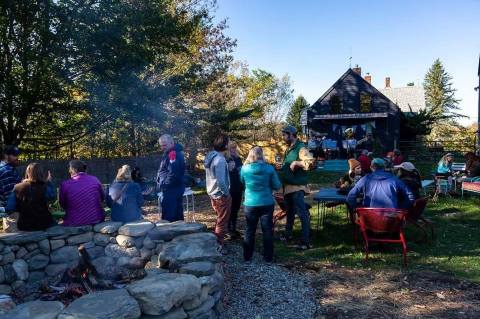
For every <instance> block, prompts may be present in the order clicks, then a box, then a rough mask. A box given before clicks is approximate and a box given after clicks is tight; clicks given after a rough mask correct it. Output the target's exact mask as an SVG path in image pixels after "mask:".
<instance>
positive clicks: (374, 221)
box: [355, 208, 407, 266]
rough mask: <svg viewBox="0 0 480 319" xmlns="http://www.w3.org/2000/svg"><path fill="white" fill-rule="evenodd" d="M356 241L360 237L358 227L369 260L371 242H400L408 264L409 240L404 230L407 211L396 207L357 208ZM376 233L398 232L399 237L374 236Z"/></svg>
mask: <svg viewBox="0 0 480 319" xmlns="http://www.w3.org/2000/svg"><path fill="white" fill-rule="evenodd" d="M355 212H356V214H357V219H356V221H355V223H356V225H357V227H356V228H355V242H356V241H357V237H358V228H360V231H361V232H362V235H363V239H364V241H365V261H368V254H369V243H371V242H379V243H399V244H402V249H403V264H404V265H405V266H406V265H407V242H406V240H405V235H404V233H403V230H404V228H405V218H406V215H407V211H406V210H403V209H396V208H357V209H356V210H355ZM369 233H370V234H369ZM371 233H374V234H390V233H392V234H398V236H399V239H391V238H378V237H373V236H372V234H371Z"/></svg>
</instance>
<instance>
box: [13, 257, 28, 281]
mask: <svg viewBox="0 0 480 319" xmlns="http://www.w3.org/2000/svg"><path fill="white" fill-rule="evenodd" d="M12 267H13V270H14V271H15V274H16V275H17V279H18V280H27V278H28V264H27V262H26V261H25V260H23V259H17V260H15V261H14V262H13V264H12Z"/></svg>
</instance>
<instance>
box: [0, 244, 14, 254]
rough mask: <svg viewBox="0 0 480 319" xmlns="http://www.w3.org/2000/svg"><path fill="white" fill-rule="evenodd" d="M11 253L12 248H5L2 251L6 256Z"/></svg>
mask: <svg viewBox="0 0 480 319" xmlns="http://www.w3.org/2000/svg"><path fill="white" fill-rule="evenodd" d="M11 251H12V248H11V246H5V248H3V250H2V255H6V254H8V253H9V252H11Z"/></svg>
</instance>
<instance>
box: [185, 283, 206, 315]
mask: <svg viewBox="0 0 480 319" xmlns="http://www.w3.org/2000/svg"><path fill="white" fill-rule="evenodd" d="M208 296H209V294H208V289H206V288H204V287H202V290H201V293H200V295H198V296H196V297H195V298H193V299H190V300H185V301H184V302H183V308H184V309H185V310H187V311H188V310H193V309H195V308H198V307H200V306H201V305H202V304H203V303H204V302H205V301H206V300H207V298H208Z"/></svg>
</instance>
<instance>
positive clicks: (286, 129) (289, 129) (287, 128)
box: [282, 125, 297, 134]
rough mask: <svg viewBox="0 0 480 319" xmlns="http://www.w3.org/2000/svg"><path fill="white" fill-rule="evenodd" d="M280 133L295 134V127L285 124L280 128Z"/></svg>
mask: <svg viewBox="0 0 480 319" xmlns="http://www.w3.org/2000/svg"><path fill="white" fill-rule="evenodd" d="M282 133H287V134H297V129H296V128H295V127H293V126H291V125H287V126H285V127H284V128H282Z"/></svg>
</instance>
